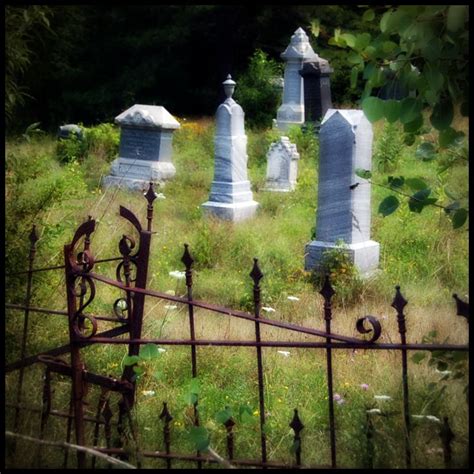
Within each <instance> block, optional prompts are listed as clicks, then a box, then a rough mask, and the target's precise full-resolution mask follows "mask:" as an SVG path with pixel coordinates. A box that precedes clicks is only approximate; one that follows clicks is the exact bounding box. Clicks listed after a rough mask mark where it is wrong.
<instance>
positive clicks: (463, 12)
mask: <svg viewBox="0 0 474 474" xmlns="http://www.w3.org/2000/svg"><path fill="white" fill-rule="evenodd" d="M467 18H468V6H467V5H451V6H450V7H449V9H448V16H447V19H446V27H447V28H448V31H458V30H459V29H461V28H462V27H463V26H464V22H465V21H466V20H467Z"/></svg>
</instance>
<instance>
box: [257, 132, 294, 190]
mask: <svg viewBox="0 0 474 474" xmlns="http://www.w3.org/2000/svg"><path fill="white" fill-rule="evenodd" d="M299 159H300V155H299V153H298V151H297V150H296V145H294V144H293V143H291V142H290V139H289V138H288V137H281V138H280V140H278V141H277V142H274V143H272V144H271V145H270V148H269V150H268V153H267V181H266V183H265V188H264V189H265V190H266V191H280V192H288V191H293V190H294V189H295V187H296V178H297V175H298V160H299Z"/></svg>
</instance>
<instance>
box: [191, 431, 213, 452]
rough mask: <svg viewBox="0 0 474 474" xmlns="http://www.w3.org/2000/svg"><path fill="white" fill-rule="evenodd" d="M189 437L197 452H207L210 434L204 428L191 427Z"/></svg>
mask: <svg viewBox="0 0 474 474" xmlns="http://www.w3.org/2000/svg"><path fill="white" fill-rule="evenodd" d="M189 437H190V439H191V441H192V442H193V443H194V447H195V448H196V450H197V451H206V450H207V448H208V447H209V443H210V439H209V434H208V432H207V430H206V428H204V426H193V427H191V430H190V432H189Z"/></svg>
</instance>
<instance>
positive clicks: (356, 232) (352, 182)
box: [305, 109, 380, 274]
mask: <svg viewBox="0 0 474 474" xmlns="http://www.w3.org/2000/svg"><path fill="white" fill-rule="evenodd" d="M372 139H373V132H372V125H371V124H370V122H369V121H368V120H367V118H366V117H365V115H364V113H363V112H362V110H339V109H329V110H328V111H327V113H326V115H325V116H324V119H323V122H322V125H321V130H320V133H319V140H320V159H319V182H318V207H317V212H316V240H314V241H313V242H311V243H309V244H308V245H307V246H306V249H305V255H306V257H305V269H306V270H312V269H313V268H320V267H321V262H322V260H323V254H324V252H325V251H326V250H331V249H335V248H338V245H337V243H338V241H343V242H344V243H345V244H346V245H345V252H346V253H347V254H348V255H349V257H350V259H351V261H352V263H353V264H354V265H355V266H356V267H357V268H358V269H359V271H360V272H361V273H362V274H368V273H371V272H372V271H373V270H375V269H376V268H377V266H378V262H379V253H380V245H379V244H378V243H377V242H375V241H373V240H370V217H371V206H370V183H369V182H368V181H367V180H365V179H362V178H360V177H358V176H357V175H356V174H355V170H356V169H357V168H362V169H366V170H370V169H371V167H372V165H371V161H372Z"/></svg>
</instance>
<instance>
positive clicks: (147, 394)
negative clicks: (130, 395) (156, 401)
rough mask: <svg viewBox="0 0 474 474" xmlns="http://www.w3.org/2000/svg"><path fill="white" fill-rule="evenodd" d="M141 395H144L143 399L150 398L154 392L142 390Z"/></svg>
mask: <svg viewBox="0 0 474 474" xmlns="http://www.w3.org/2000/svg"><path fill="white" fill-rule="evenodd" d="M142 394H143V395H145V397H152V396H153V395H155V391H154V390H142Z"/></svg>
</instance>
